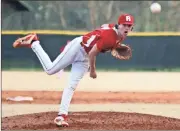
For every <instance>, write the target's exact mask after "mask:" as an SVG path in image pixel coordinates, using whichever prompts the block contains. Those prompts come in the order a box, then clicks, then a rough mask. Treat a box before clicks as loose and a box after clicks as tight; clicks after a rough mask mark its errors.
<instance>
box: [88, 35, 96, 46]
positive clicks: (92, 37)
mask: <svg viewBox="0 0 180 131" xmlns="http://www.w3.org/2000/svg"><path fill="white" fill-rule="evenodd" d="M95 38H96V35H92V36H91V38H89V39H88V40H87V43H86V44H85V46H86V47H89V46H90V44H91V43H92V41H93V40H94V39H95Z"/></svg>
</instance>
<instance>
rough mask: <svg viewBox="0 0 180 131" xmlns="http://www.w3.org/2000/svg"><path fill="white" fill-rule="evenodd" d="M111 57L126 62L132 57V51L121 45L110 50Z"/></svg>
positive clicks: (128, 47)
mask: <svg viewBox="0 0 180 131" xmlns="http://www.w3.org/2000/svg"><path fill="white" fill-rule="evenodd" d="M111 55H112V56H113V57H115V58H116V59H120V60H128V59H130V58H131V57H132V50H131V47H130V46H128V45H125V44H121V45H120V46H118V47H117V48H115V49H112V50H111Z"/></svg>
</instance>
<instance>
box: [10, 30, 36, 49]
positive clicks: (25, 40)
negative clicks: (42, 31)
mask: <svg viewBox="0 0 180 131" xmlns="http://www.w3.org/2000/svg"><path fill="white" fill-rule="evenodd" d="M36 40H38V37H37V35H36V34H35V33H31V34H29V35H26V36H24V37H21V38H19V39H17V40H16V41H15V42H14V43H13V47H14V48H17V47H29V48H31V44H32V42H33V41H36Z"/></svg>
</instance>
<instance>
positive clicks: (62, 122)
mask: <svg viewBox="0 0 180 131" xmlns="http://www.w3.org/2000/svg"><path fill="white" fill-rule="evenodd" d="M66 118H67V115H58V116H57V117H56V118H55V119H54V123H55V124H56V125H57V126H58V127H69V124H68V123H67V122H66Z"/></svg>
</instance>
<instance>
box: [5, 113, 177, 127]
mask: <svg viewBox="0 0 180 131" xmlns="http://www.w3.org/2000/svg"><path fill="white" fill-rule="evenodd" d="M56 115H57V112H44V113H35V114H28V115H19V116H12V117H4V118H2V130H21V129H25V130H27V129H29V130H37V129H40V130H45V129H46V130H47V129H51V130H57V129H59V127H56V125H55V124H54V123H53V120H54V118H55V117H56ZM68 122H69V125H70V127H68V128H61V129H62V130H67V129H68V130H83V129H89V130H102V129H103V130H122V129H131V130H134V129H137V130H150V129H154V130H179V129H180V119H175V118H168V117H162V116H154V115H147V114H138V113H122V112H73V113H69V119H68Z"/></svg>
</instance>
